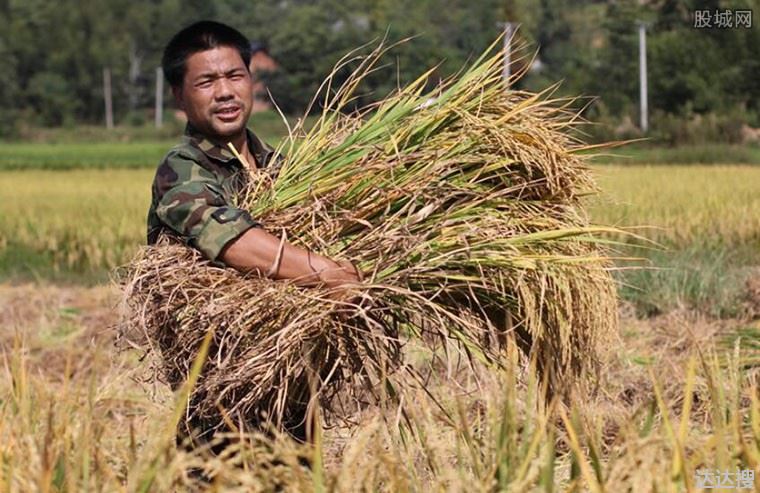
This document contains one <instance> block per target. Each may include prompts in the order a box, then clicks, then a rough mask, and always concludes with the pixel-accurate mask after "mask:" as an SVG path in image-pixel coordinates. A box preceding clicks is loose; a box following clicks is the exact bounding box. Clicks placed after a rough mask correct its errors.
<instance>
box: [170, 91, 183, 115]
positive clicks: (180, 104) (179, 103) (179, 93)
mask: <svg viewBox="0 0 760 493" xmlns="http://www.w3.org/2000/svg"><path fill="white" fill-rule="evenodd" d="M172 94H174V101H175V102H176V103H177V108H179V109H181V110H182V111H185V100H184V98H183V97H182V87H178V86H172Z"/></svg>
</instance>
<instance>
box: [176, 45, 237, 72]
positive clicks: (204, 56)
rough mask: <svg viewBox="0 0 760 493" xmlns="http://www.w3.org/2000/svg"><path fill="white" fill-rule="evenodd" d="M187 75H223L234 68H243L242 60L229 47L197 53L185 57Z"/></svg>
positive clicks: (233, 49) (219, 47)
mask: <svg viewBox="0 0 760 493" xmlns="http://www.w3.org/2000/svg"><path fill="white" fill-rule="evenodd" d="M185 66H186V68H187V73H188V74H191V73H192V74H196V75H199V74H201V73H207V72H209V73H225V72H228V71H230V70H233V69H236V68H245V64H244V63H243V58H242V57H241V56H240V53H239V52H238V50H237V49H235V48H233V47H231V46H218V47H216V48H212V49H210V50H204V51H198V52H196V53H193V54H192V55H190V56H188V57H187V60H186V62H185Z"/></svg>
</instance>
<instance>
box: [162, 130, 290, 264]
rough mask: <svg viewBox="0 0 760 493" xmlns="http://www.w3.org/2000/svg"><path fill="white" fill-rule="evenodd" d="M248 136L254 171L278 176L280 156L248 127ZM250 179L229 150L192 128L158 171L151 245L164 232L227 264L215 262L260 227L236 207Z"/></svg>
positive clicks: (212, 258)
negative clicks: (264, 170) (262, 171)
mask: <svg viewBox="0 0 760 493" xmlns="http://www.w3.org/2000/svg"><path fill="white" fill-rule="evenodd" d="M246 133H247V136H248V148H249V149H250V151H251V154H253V156H254V157H255V159H256V167H257V168H267V171H268V172H269V173H270V175H271V176H272V177H274V176H276V174H277V173H278V172H279V169H280V166H282V157H281V156H280V155H278V154H276V153H275V152H274V150H273V149H272V148H271V147H269V146H268V145H267V144H266V143H264V142H263V141H261V140H260V139H259V138H258V137H256V135H255V134H254V133H253V132H251V131H250V130H248V129H246ZM251 164H252V163H251ZM248 177H249V172H248V171H247V170H246V168H245V166H244V165H243V164H242V163H241V162H240V161H239V160H238V159H237V158H235V156H234V155H233V154H232V152H231V151H230V150H229V149H227V148H225V147H222V146H220V145H217V144H214V143H213V142H211V141H210V140H208V139H206V138H205V137H204V136H203V135H201V134H199V133H198V132H197V131H196V130H195V129H194V128H193V127H191V126H190V125H188V126H187V128H186V129H185V135H184V137H183V139H182V142H181V143H180V144H179V145H177V146H175V147H174V148H173V149H172V150H170V151H169V152H168V154H167V155H166V156H165V157H164V158H163V160H162V161H161V163H160V164H159V166H158V169H157V171H156V176H155V178H154V180H153V199H152V200H151V204H150V209H149V210H148V244H149V245H151V244H153V243H155V242H156V240H157V239H158V237H159V235H160V234H161V233H169V234H172V235H174V236H175V237H177V238H179V239H180V240H182V241H183V242H184V243H186V244H188V245H190V246H192V247H194V248H196V249H198V250H199V251H200V252H201V253H203V255H204V256H205V257H207V258H208V259H209V260H211V261H212V262H213V263H214V264H215V265H219V266H223V265H224V264H223V263H222V262H221V261H220V260H218V258H217V257H218V256H219V254H220V252H221V251H222V249H223V248H224V247H225V246H226V245H227V244H228V243H229V242H231V241H232V240H234V239H236V238H238V237H239V236H240V235H242V234H243V233H244V232H245V231H247V230H248V229H250V228H253V227H260V226H261V224H260V223H259V222H257V221H256V220H254V219H253V218H252V217H251V216H250V214H249V213H248V212H247V211H245V210H242V209H239V208H237V207H235V206H234V205H233V204H234V197H235V195H236V194H238V193H240V192H242V191H243V190H244V189H245V187H246V185H247V183H248Z"/></svg>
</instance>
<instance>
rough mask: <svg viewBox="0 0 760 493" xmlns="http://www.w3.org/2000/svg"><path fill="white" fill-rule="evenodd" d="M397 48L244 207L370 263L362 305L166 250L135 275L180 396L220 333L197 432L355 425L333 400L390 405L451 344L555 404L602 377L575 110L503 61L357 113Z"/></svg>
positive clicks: (362, 70) (600, 262) (604, 290)
mask: <svg viewBox="0 0 760 493" xmlns="http://www.w3.org/2000/svg"><path fill="white" fill-rule="evenodd" d="M497 42H498V40H497ZM386 49H388V48H383V47H380V48H377V49H375V50H374V51H373V52H372V53H371V54H370V55H369V56H366V57H356V56H347V57H346V58H345V59H343V60H341V62H340V63H339V64H338V65H337V66H336V69H335V71H334V72H333V73H334V74H335V73H337V72H338V71H339V70H341V69H343V68H344V67H346V66H348V65H349V64H351V63H358V67H357V68H356V69H355V70H354V71H353V73H352V75H351V76H350V77H349V78H348V80H347V81H346V82H345V83H344V84H342V85H341V87H340V88H338V89H337V90H334V88H332V80H333V79H332V76H331V77H329V78H328V79H327V80H326V81H325V84H324V85H323V88H322V91H323V98H324V106H323V111H322V113H321V116H320V117H319V119H318V120H317V122H316V123H315V124H314V126H313V127H312V128H311V129H309V130H308V131H305V130H304V129H303V128H302V127H300V126H298V127H297V128H294V129H292V130H291V134H290V137H289V138H288V139H286V140H285V142H284V143H283V144H282V146H281V148H280V149H278V150H279V151H280V152H282V153H283V154H284V155H285V156H286V160H285V163H284V165H283V167H282V169H281V171H280V173H279V175H278V176H277V177H276V178H275V179H272V178H271V177H270V176H269V175H267V174H265V173H263V172H261V173H260V174H258V175H255V176H254V177H253V178H254V179H253V180H252V181H251V187H250V189H249V191H248V193H246V194H245V195H244V196H242V197H240V201H239V204H238V205H239V206H240V207H244V208H246V209H247V210H249V211H250V212H251V213H252V215H253V216H254V217H256V218H257V219H258V220H260V221H261V222H262V223H263V224H264V225H265V227H266V228H267V229H268V230H269V231H270V232H272V233H274V234H277V235H278V236H279V235H280V234H281V233H282V234H285V235H286V238H287V240H288V241H290V242H292V243H294V244H297V245H300V246H304V247H307V248H310V249H312V250H314V251H317V252H319V253H322V254H325V255H327V256H330V257H332V258H337V259H347V260H350V261H352V262H354V263H355V264H356V265H358V266H359V267H360V268H361V269H362V271H363V272H365V273H366V276H365V282H364V283H363V285H362V286H361V287H360V288H357V289H356V290H355V292H354V293H353V294H354V295H356V296H357V297H358V298H352V300H351V301H344V302H340V301H336V300H335V299H333V298H334V296H333V297H328V294H329V293H328V292H327V291H326V290H324V289H319V288H300V287H297V286H295V285H293V284H291V283H288V282H284V281H271V280H268V279H264V278H259V277H256V276H254V275H243V274H240V273H239V272H237V271H235V270H233V269H221V268H217V267H213V266H211V265H210V264H209V263H208V262H206V261H205V260H204V259H203V258H202V257H201V256H200V254H198V253H197V252H195V251H193V250H191V249H188V248H186V247H184V246H182V245H177V244H175V243H173V242H171V241H170V240H166V241H163V242H161V243H160V244H158V245H156V246H154V247H148V248H145V249H143V251H142V252H141V253H140V255H139V257H138V258H137V259H135V261H134V262H133V263H132V264H131V266H130V269H129V271H128V276H127V277H126V278H124V281H123V287H124V292H125V295H126V300H127V303H128V305H129V307H130V311H129V313H130V316H129V319H128V320H127V327H128V328H131V329H135V328H138V329H141V330H142V331H144V333H145V334H146V335H147V338H146V340H147V341H149V343H150V347H151V349H153V350H154V351H156V352H157V353H158V354H159V355H160V356H161V360H162V361H163V370H164V374H165V376H166V377H167V378H168V380H169V381H170V382H171V383H173V384H175V385H177V384H179V383H180V382H182V380H183V379H184V378H185V377H186V376H187V375H188V373H189V371H190V368H191V366H192V364H193V361H194V359H195V357H196V356H197V354H198V350H199V348H200V347H201V342H202V341H203V339H204V337H205V336H206V334H207V333H208V332H209V331H212V332H213V336H212V338H211V344H210V346H209V353H208V355H207V358H206V361H205V363H204V367H203V371H202V373H201V375H200V378H199V379H198V382H197V384H196V385H195V388H194V390H193V393H192V396H191V397H190V401H189V403H190V405H189V407H188V415H189V416H190V417H191V418H195V419H200V420H215V421H214V422H217V423H221V421H222V420H223V419H228V420H229V421H231V423H235V424H238V423H242V422H248V423H250V422H256V421H258V420H260V419H261V417H262V416H264V415H266V416H267V419H272V420H274V421H275V422H277V423H279V424H287V422H288V420H289V419H290V418H289V416H288V412H289V410H292V409H298V408H299V406H305V405H307V402H308V401H309V398H310V396H312V397H313V395H315V394H314V392H315V391H318V395H320V396H321V397H324V398H325V399H323V404H324V405H326V406H327V407H326V409H325V411H327V412H328V413H329V412H331V411H332V412H336V411H340V412H338V414H341V413H345V412H346V411H345V410H341V409H342V408H341V407H340V406H339V405H337V404H335V402H338V401H336V400H334V399H329V397H330V396H334V395H335V392H334V391H337V390H341V389H342V390H343V391H344V392H343V394H345V393H346V392H348V393H349V394H353V395H355V396H357V397H362V398H363V397H365V396H366V395H367V393H366V390H362V386H358V385H349V384H356V383H364V384H366V386H364V388H365V389H377V388H381V389H383V391H387V390H388V389H390V390H391V393H393V391H394V387H393V386H390V387H389V386H387V385H380V386H378V385H377V384H378V383H380V382H387V380H386V378H387V377H388V375H390V374H392V373H393V371H394V370H397V369H398V368H400V367H401V363H402V357H403V354H404V352H403V344H404V343H405V341H409V340H414V341H421V342H424V343H427V344H433V345H435V344H438V343H440V342H441V341H451V340H452V339H453V340H455V341H456V342H457V343H458V345H459V347H460V348H461V349H462V350H463V351H464V352H465V353H466V354H467V355H468V356H469V357H470V358H473V359H477V360H479V361H482V362H485V363H487V364H491V365H499V364H500V361H501V357H500V354H501V353H500V346H502V345H503V343H505V341H508V340H514V341H515V342H516V343H517V344H518V345H519V346H520V348H521V349H522V350H523V351H524V352H525V354H526V355H529V356H531V357H532V358H535V359H536V361H537V362H538V366H539V369H540V370H541V371H542V373H543V375H544V377H545V380H546V381H547V382H548V386H549V388H550V389H551V390H553V391H562V390H563V389H566V388H568V387H569V386H570V385H571V384H572V383H573V382H575V381H578V380H579V378H578V377H581V376H583V375H585V374H586V373H587V370H589V369H593V368H594V366H595V363H596V361H597V348H598V347H599V344H600V343H602V341H603V340H604V339H605V335H607V334H609V333H610V332H611V331H612V330H614V328H615V327H616V323H617V319H616V293H615V289H614V285H613V281H612V279H611V277H610V275H609V273H608V271H607V267H608V261H607V259H606V258H605V256H604V252H603V251H601V249H600V246H599V241H598V240H597V239H596V238H595V233H598V232H600V231H603V230H604V228H597V227H592V226H590V225H589V222H588V219H587V217H586V216H585V214H584V211H583V208H582V202H581V201H582V197H583V196H584V195H586V194H588V193H590V192H592V191H593V190H594V187H593V181H592V178H591V175H590V171H589V170H588V169H587V167H586V166H585V164H584V161H583V157H582V156H581V155H579V154H578V152H579V151H581V150H584V149H586V148H587V147H584V146H583V144H582V143H581V142H580V141H578V140H577V139H576V138H574V137H573V136H572V135H571V133H569V130H570V128H571V127H572V126H573V125H574V124H575V122H576V120H577V114H576V113H575V112H573V111H571V110H570V109H568V108H569V105H570V104H571V103H572V101H568V100H557V99H551V98H550V97H549V96H550V90H547V91H545V92H542V93H540V94H532V93H528V92H522V91H516V90H507V87H506V85H505V81H504V80H503V79H502V74H501V64H502V58H501V55H500V54H493V50H494V47H493V46H492V47H491V48H490V49H489V50H488V51H487V52H486V53H484V54H483V55H482V56H481V57H480V58H479V59H478V60H476V61H475V62H474V63H473V64H472V65H471V66H470V67H469V68H468V69H467V70H465V71H463V72H462V73H461V74H458V75H457V76H455V77H453V78H451V79H450V80H447V81H445V82H444V83H443V84H442V85H441V86H440V87H438V88H436V89H435V90H434V91H433V92H429V93H425V91H424V88H425V85H426V82H427V77H428V76H429V74H430V72H427V73H425V74H423V75H422V76H421V77H420V78H419V79H417V80H416V81H414V82H413V83H411V84H409V85H408V86H406V87H404V88H403V89H400V90H398V91H397V92H396V93H394V94H392V95H390V96H388V97H387V98H386V99H384V100H382V101H381V102H379V103H377V104H376V105H373V106H372V107H371V108H367V109H365V110H363V111H360V112H359V113H354V114H350V115H346V114H345V112H342V111H341V110H343V109H345V108H346V106H347V105H348V104H349V103H350V102H351V101H352V98H354V97H355V95H356V91H357V88H358V87H360V84H361V82H362V80H363V78H364V77H366V76H367V75H368V74H369V73H371V72H372V71H373V70H374V68H373V67H374V66H375V64H376V63H377V61H378V59H379V58H380V57H381V56H382V54H383V53H384V51H385V50H386ZM357 299H359V300H360V302H356V300H357ZM403 374H404V375H406V376H409V375H412V373H403ZM412 380H413V379H407V378H406V377H404V378H396V379H395V380H394V382H395V383H394V385H396V386H399V385H400V386H403V385H405V384H407V383H411V381H412ZM341 402H343V401H341ZM231 423H229V422H228V424H231Z"/></svg>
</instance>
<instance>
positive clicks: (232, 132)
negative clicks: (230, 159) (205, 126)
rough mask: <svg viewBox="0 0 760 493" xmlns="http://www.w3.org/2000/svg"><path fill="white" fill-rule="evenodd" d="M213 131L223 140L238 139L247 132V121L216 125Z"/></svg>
mask: <svg viewBox="0 0 760 493" xmlns="http://www.w3.org/2000/svg"><path fill="white" fill-rule="evenodd" d="M212 130H213V131H214V133H215V134H216V136H217V137H219V138H222V139H226V138H233V137H238V136H239V135H240V134H241V133H242V132H244V131H245V121H244V120H241V121H236V122H230V123H216V124H215V125H214V126H213V127H212Z"/></svg>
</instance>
